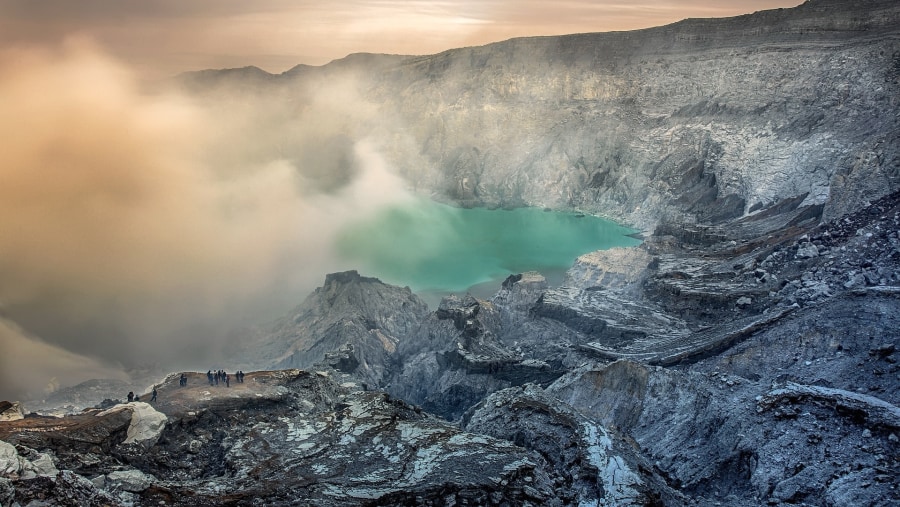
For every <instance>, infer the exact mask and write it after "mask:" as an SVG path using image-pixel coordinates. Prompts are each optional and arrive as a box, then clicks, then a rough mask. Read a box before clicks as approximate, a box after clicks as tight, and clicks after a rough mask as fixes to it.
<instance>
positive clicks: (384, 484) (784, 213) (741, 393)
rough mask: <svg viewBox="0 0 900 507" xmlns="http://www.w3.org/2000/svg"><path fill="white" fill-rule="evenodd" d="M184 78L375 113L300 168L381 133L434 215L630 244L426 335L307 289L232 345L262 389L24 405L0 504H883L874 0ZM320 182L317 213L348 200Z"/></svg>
mask: <svg viewBox="0 0 900 507" xmlns="http://www.w3.org/2000/svg"><path fill="white" fill-rule="evenodd" d="M186 81H189V83H188V85H189V87H190V88H191V89H192V90H194V91H195V92H197V93H201V94H205V96H206V97H207V98H211V99H214V98H215V97H216V96H219V94H223V93H228V94H233V93H242V94H247V96H250V95H252V96H254V97H257V98H259V97H264V100H267V101H276V102H277V101H285V102H284V103H285V104H290V105H289V106H285V108H286V111H287V113H284V111H282V113H284V114H290V113H292V112H297V113H298V114H303V111H304V110H305V109H304V108H309V107H312V106H310V104H311V102H310V100H311V99H310V97H311V96H312V95H311V94H312V90H314V89H316V88H318V87H321V86H323V84H328V83H330V82H337V81H340V82H341V83H342V84H346V83H348V82H349V83H351V86H349V88H347V89H346V90H345V91H348V93H350V92H352V93H353V94H355V96H361V97H363V98H364V99H365V100H366V104H367V107H365V108H362V110H354V111H346V110H345V111H343V112H342V114H343V113H346V114H344V116H342V117H341V118H343V120H341V121H339V122H338V123H340V125H339V129H338V130H339V131H340V136H344V137H340V136H337V134H335V136H337V137H333V138H332V142H326V143H321V146H323V147H329V149H334V150H336V151H340V150H341V149H343V148H342V147H344V148H345V147H346V146H345V144H346V140H348V139H349V140H352V139H359V138H363V137H366V138H368V139H374V140H376V141H377V142H379V143H380V147H381V150H382V152H383V153H385V154H386V155H387V156H388V157H389V158H390V159H391V162H392V164H393V165H394V166H395V167H396V168H398V170H399V171H400V172H401V173H402V174H403V175H404V177H405V178H406V179H407V180H408V181H409V183H410V184H411V185H412V186H414V187H415V188H417V189H418V190H419V191H422V192H424V193H428V194H429V195H432V196H434V197H435V198H437V199H441V200H447V201H453V202H456V203H458V204H460V205H467V206H471V205H484V206H525V205H529V206H544V207H550V208H556V209H573V208H574V209H580V210H583V211H586V212H591V213H597V214H604V215H609V216H614V217H618V218H620V219H622V220H625V221H627V222H628V223H631V224H634V225H638V226H641V227H643V228H644V229H645V230H646V232H645V241H644V243H643V244H642V245H641V246H640V247H637V248H634V249H621V250H614V251H608V252H594V253H591V254H588V255H585V256H582V257H581V258H579V259H577V260H576V261H575V262H574V265H573V267H572V268H571V269H570V270H569V271H568V273H567V276H566V278H565V281H564V283H563V285H562V286H560V287H553V286H551V285H550V284H549V283H548V282H547V281H546V279H545V278H544V277H543V276H542V275H540V274H539V273H521V274H515V275H512V276H510V277H509V278H508V279H507V280H506V281H505V282H503V284H502V286H500V287H498V290H497V292H496V294H495V295H494V296H493V297H491V298H489V299H487V300H485V299H478V298H475V297H472V296H463V297H455V296H454V297H448V298H445V299H444V300H443V301H442V302H441V304H440V305H439V306H438V307H437V308H436V309H434V310H433V311H429V309H428V308H427V307H426V306H425V304H424V303H423V302H422V301H421V299H419V298H418V297H417V296H416V295H415V294H413V293H411V292H410V291H409V290H408V289H403V288H398V287H392V286H389V285H386V284H384V283H381V282H380V281H378V280H376V279H373V278H367V277H364V276H360V275H359V273H356V272H352V271H351V272H345V273H335V274H330V275H327V276H326V277H325V283H324V285H323V286H322V287H321V288H319V289H317V290H316V291H315V292H314V293H313V294H311V295H310V296H309V298H307V300H306V301H304V302H303V303H302V304H301V305H300V306H298V307H297V308H296V309H295V310H293V311H292V312H291V313H290V314H289V315H287V316H285V317H284V318H282V319H279V320H278V321H276V322H275V323H273V324H270V325H266V326H261V327H260V328H259V331H258V332H257V333H256V334H255V335H254V336H248V337H247V339H246V340H245V341H244V345H245V350H243V352H242V357H245V358H247V359H248V360H251V359H252V360H253V361H254V362H256V363H257V364H258V365H259V366H260V367H261V368H265V369H275V370H276V371H260V372H254V373H251V374H249V375H248V377H247V382H246V383H244V384H233V385H232V386H231V387H228V388H226V387H221V386H220V387H215V386H209V385H208V384H207V383H206V380H205V378H204V377H203V376H202V375H200V374H193V373H191V374H189V379H190V382H189V385H188V386H187V387H183V388H182V387H179V386H175V385H174V384H173V382H174V379H175V378H177V377H176V376H173V377H171V378H170V379H168V380H167V381H166V382H165V383H164V384H163V386H162V389H161V390H160V391H161V395H160V400H159V402H157V403H155V404H154V405H153V406H152V407H150V406H146V405H145V404H119V405H115V406H113V407H110V406H106V405H104V406H103V407H102V408H103V410H101V409H100V408H97V409H96V410H90V411H87V412H84V413H80V414H75V415H72V416H69V417H67V418H63V419H56V418H43V417H38V416H36V415H34V414H30V415H29V414H25V415H26V417H24V418H19V415H21V412H22V411H21V410H17V411H16V416H15V417H9V418H8V419H9V420H8V421H2V422H0V440H2V442H0V476H2V477H3V478H2V479H0V504H3V505H5V504H6V503H11V502H19V503H20V504H27V503H28V502H30V501H32V500H36V501H46V502H51V503H53V502H55V503H58V504H64V505H104V504H111V505H112V504H142V505H143V504H154V505H159V504H167V505H168V504H174V505H214V504H215V505H219V504H234V505H256V504H260V505H261V504H265V505H289V504H295V503H298V502H299V503H311V504H316V505H448V506H449V505H467V504H468V505H529V504H530V505H729V506H744V505H828V506H849V505H854V506H855V505H874V506H888V505H897V504H898V503H900V480H898V477H900V459H898V456H900V438H898V435H900V408H898V406H900V398H898V393H900V389H898V387H900V369H898V365H897V342H898V340H900V332H898V329H900V325H898V324H900V322H898V321H900V236H898V230H900V189H898V183H900V158H898V149H900V143H898V134H900V128H898V127H900V125H898V122H900V116H898V114H897V110H898V105H900V93H898V91H900V6H898V5H897V4H896V2H893V1H885V0H864V1H860V2H854V3H852V4H851V3H846V2H840V1H836V0H810V1H808V2H806V3H804V4H803V5H801V6H799V7H797V8H794V9H780V10H776V11H765V12H760V13H755V14H752V15H748V16H741V17H737V18H730V19H724V20H687V21H684V22H681V23H676V24H674V25H670V26H666V27H661V28H655V29H649V30H642V31H637V32H627V33H610V34H583V35H573V36H566V37H544V38H529V39H516V40H511V41H507V42H502V43H497V44H492V45H489V46H484V47H477V48H466V49H459V50H453V51H448V52H445V53H441V54H438V55H432V56H426V57H387V56H376V55H355V56H352V57H348V58H347V59H344V60H342V61H338V62H334V63H332V64H329V65H327V66H324V67H321V68H312V67H299V68H297V69H294V70H292V71H290V72H288V73H285V74H283V75H279V76H272V75H267V74H265V73H262V72H261V71H254V70H252V69H244V70H239V71H231V72H206V73H202V74H195V75H192V76H189V77H188V78H186ZM288 99H290V100H289V101H288ZM280 114H281V113H280ZM331 134H332V132H331V131H327V130H326V131H325V132H323V134H322V135H323V136H324V137H328V136H330V135H331ZM280 155H284V154H283V153H281V154H280ZM289 155H290V154H289ZM298 156H301V155H298ZM304 156H305V155H304ZM323 157H324V158H323ZM323 157H318V158H317V160H322V161H325V162H328V163H326V164H325V165H326V166H327V167H331V168H333V169H335V170H336V171H337V172H336V173H335V174H336V176H334V177H329V178H324V179H321V180H319V181H320V182H321V183H322V185H323V188H332V187H333V186H335V185H338V186H339V185H340V184H342V181H344V180H345V179H346V178H347V177H350V176H349V175H351V174H352V171H353V168H352V167H347V166H345V165H344V164H343V162H341V161H342V160H344V157H343V155H342V154H340V153H337V154H330V155H329V156H323ZM332 163H333V164H332ZM329 164H331V165H329ZM297 367H300V368H303V369H304V370H293V369H289V370H288V369H284V368H297ZM142 399H146V398H144V397H143V396H142ZM107 405H108V404H107ZM26 408H27V407H26ZM157 414H161V417H160V415H157ZM162 420H164V421H165V424H164V425H160V424H158V423H159V422H160V421H162ZM142 421H144V422H146V424H143V423H142ZM154 421H156V423H153V422H154ZM138 428H145V429H141V430H138Z"/></svg>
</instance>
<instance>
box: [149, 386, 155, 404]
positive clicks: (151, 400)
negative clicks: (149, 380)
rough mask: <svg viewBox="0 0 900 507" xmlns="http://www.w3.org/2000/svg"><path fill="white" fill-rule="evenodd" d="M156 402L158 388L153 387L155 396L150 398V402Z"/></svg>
mask: <svg viewBox="0 0 900 507" xmlns="http://www.w3.org/2000/svg"><path fill="white" fill-rule="evenodd" d="M154 401H156V386H153V396H151V397H150V402H151V403H152V402H154Z"/></svg>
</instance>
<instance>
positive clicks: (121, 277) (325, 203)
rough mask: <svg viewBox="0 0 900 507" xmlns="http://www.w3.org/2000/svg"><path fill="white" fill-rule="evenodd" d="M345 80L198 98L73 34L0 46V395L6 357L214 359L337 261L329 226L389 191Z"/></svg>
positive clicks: (79, 363) (9, 372) (58, 363)
mask: <svg viewBox="0 0 900 507" xmlns="http://www.w3.org/2000/svg"><path fill="white" fill-rule="evenodd" d="M350 90H351V88H350V87H349V86H341V85H340V84H339V83H336V85H335V86H334V87H330V89H329V93H328V95H325V94H322V95H321V96H318V95H317V96H311V97H307V98H306V99H305V100H304V101H303V103H302V105H298V106H297V107H295V108H293V109H291V108H285V107H284V104H282V105H280V106H279V105H278V104H274V103H273V102H271V101H269V102H266V101H264V100H260V101H259V102H255V101H250V102H248V101H247V100H246V98H244V99H241V100H243V102H242V101H241V100H237V99H235V100H234V101H232V102H227V101H226V102H217V103H215V104H210V103H204V104H202V105H201V104H199V103H196V102H191V101H190V100H188V99H186V98H184V97H181V96H178V95H176V94H172V93H155V94H149V93H145V92H143V91H142V90H141V89H140V87H139V86H138V84H137V83H136V82H135V81H134V80H133V79H132V77H131V75H130V73H129V72H128V70H127V69H126V68H124V67H123V66H122V65H120V64H119V63H117V62H114V61H112V60H110V59H109V58H107V57H105V56H104V55H102V54H100V53H99V52H98V51H96V50H95V49H94V48H93V47H92V46H91V45H90V44H88V43H85V42H70V43H68V44H67V45H66V46H65V47H64V48H62V49H59V50H52V51H51V50H36V49H18V50H14V51H5V52H2V53H0V146H2V150H0V153H2V155H0V157H2V158H0V314H2V315H3V316H4V317H6V319H8V320H6V321H0V338H2V344H3V349H2V351H0V354H2V355H3V358H2V363H0V365H2V371H0V384H2V385H4V386H6V389H5V391H4V392H3V393H0V398H3V397H4V396H9V397H13V396H15V395H17V394H19V395H24V393H25V391H24V387H22V383H21V382H18V381H16V380H15V379H16V378H19V376H20V375H22V372H21V371H20V369H16V368H14V367H13V366H14V365H18V366H24V367H26V368H27V369H28V370H29V372H30V373H29V375H28V376H27V377H28V382H27V385H30V386H35V385H41V386H43V385H44V384H46V382H47V379H51V378H53V377H57V378H60V381H61V382H62V381H63V379H65V380H67V381H71V380H75V379H80V378H81V377H85V376H89V375H88V374H87V372H90V371H95V372H96V376H97V377H101V376H109V375H110V374H112V373H115V374H119V373H121V370H120V369H118V368H115V367H110V366H108V365H109V364H111V363H120V364H122V365H124V366H126V367H128V366H134V365H138V364H148V363H164V364H171V367H172V369H175V368H177V367H180V366H189V365H190V363H191V361H205V360H207V359H209V358H214V357H215V354H216V353H217V352H218V351H219V350H220V345H221V342H222V341H223V340H224V338H225V336H226V335H227V334H228V333H229V332H232V331H233V330H234V329H236V328H237V327H239V326H242V325H248V324H254V323H256V322H255V321H256V320H257V319H258V318H259V316H260V315H265V314H266V312H269V313H270V314H272V313H273V312H274V313H275V314H277V313H278V312H279V311H283V309H284V308H286V307H287V306H288V305H291V304H294V303H296V302H297V301H298V300H299V298H300V297H302V296H303V295H305V294H306V293H307V292H308V291H309V290H311V289H312V288H314V287H315V286H316V285H318V284H320V283H321V281H322V279H323V278H324V274H325V273H327V272H329V271H331V270H334V269H338V268H340V269H343V267H341V266H338V264H337V263H336V261H335V259H334V258H333V255H332V252H331V244H332V240H333V238H334V235H335V234H336V232H337V231H338V230H339V229H340V228H341V227H342V225H343V224H345V223H346V222H347V221H348V220H352V219H353V218H354V217H357V216H359V214H360V213H366V212H367V211H370V210H371V209H372V208H373V207H374V206H379V205H383V204H387V203H389V202H391V201H392V200H394V199H399V198H402V197H403V196H404V195H405V194H404V191H403V190H402V188H403V185H402V183H401V182H400V181H399V179H398V178H396V177H394V176H392V175H391V174H390V172H389V171H388V168H387V167H386V166H385V164H384V163H383V162H382V161H381V160H380V158H379V156H378V154H377V152H376V151H375V150H374V149H373V148H372V147H371V145H368V144H366V143H365V142H359V141H358V139H361V138H362V136H363V133H361V132H358V131H355V132H353V131H350V130H348V129H349V127H348V126H349V125H358V124H359V122H357V121H355V120H354V118H353V116H354V115H358V114H360V112H363V113H364V112H365V111H366V110H367V106H366V105H365V104H364V103H362V102H360V101H357V100H355V98H354V97H353V95H352V92H351V91H350ZM338 97H339V98H338ZM11 322H15V324H12V323H11ZM23 329H24V331H23ZM35 336H36V337H40V338H39V339H36V338H33V337H35ZM195 364H196V363H195ZM204 364H205V363H204ZM201 367H202V366H201ZM60 371H65V372H69V373H66V374H64V375H61V373H60ZM10 386H12V387H10Z"/></svg>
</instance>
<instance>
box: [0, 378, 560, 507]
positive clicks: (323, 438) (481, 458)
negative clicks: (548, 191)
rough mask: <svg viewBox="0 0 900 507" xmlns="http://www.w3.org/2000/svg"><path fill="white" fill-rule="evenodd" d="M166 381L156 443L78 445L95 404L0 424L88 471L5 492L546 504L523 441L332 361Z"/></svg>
mask: <svg viewBox="0 0 900 507" xmlns="http://www.w3.org/2000/svg"><path fill="white" fill-rule="evenodd" d="M192 377H194V378H195V377H199V375H196V374H195V375H192ZM160 391H161V395H160V396H161V398H162V399H166V400H167V401H166V402H165V403H162V404H161V405H160V406H159V408H160V409H161V410H163V411H164V412H165V413H166V414H167V415H168V422H167V424H166V426H165V429H164V430H162V432H161V434H160V435H159V440H158V442H156V443H155V444H153V445H152V446H151V447H150V448H149V449H148V450H146V451H137V450H136V449H135V448H134V447H133V446H131V445H129V444H127V443H126V442H125V439H124V435H120V436H119V437H114V436H111V435H108V436H106V437H104V438H101V439H99V440H97V441H96V443H97V444H103V445H104V446H107V447H109V449H108V450H103V449H99V448H92V450H93V452H88V451H87V450H82V451H81V452H80V453H78V454H76V453H75V452H74V450H73V449H72V448H71V444H72V442H73V441H75V440H76V439H77V438H78V437H77V436H75V435H76V433H77V432H76V430H73V429H72V428H75V429H79V428H83V427H84V426H85V425H87V424H88V421H93V422H94V423H96V424H97V425H99V426H103V427H104V428H105V426H106V424H105V423H104V421H105V419H104V418H103V417H97V415H96V414H94V413H91V414H85V415H83V416H69V417H67V418H63V419H60V420H58V426H60V427H61V428H58V429H52V430H46V429H41V428H45V426H41V425H40V422H39V421H34V422H33V423H31V424H28V423H26V422H25V420H23V421H20V422H19V424H17V425H15V426H14V427H9V426H3V427H0V430H2V433H0V436H2V437H3V439H4V440H5V441H7V442H14V443H16V445H17V448H16V449H17V450H18V452H19V454H20V455H22V454H23V453H28V452H31V451H30V450H29V449H30V448H31V446H34V447H37V448H40V449H44V450H46V452H50V453H51V454H53V455H54V456H55V458H56V459H58V460H59V461H60V463H65V464H66V465H67V466H68V467H71V468H72V469H75V471H77V472H78V473H79V475H75V474H74V473H73V472H72V471H65V472H62V473H60V474H59V475H54V476H53V477H43V476H39V477H34V478H18V477H15V476H14V477H13V479H14V480H13V481H12V482H11V483H7V482H4V483H0V488H5V490H0V494H5V495H6V496H7V497H9V496H10V495H9V487H10V484H11V486H12V489H13V491H14V492H13V494H12V497H13V499H14V501H18V502H20V503H23V502H25V501H27V500H30V499H35V498H37V499H47V500H51V501H54V502H55V504H60V505H101V504H106V505H124V504H131V503H132V502H133V503H136V504H140V505H158V504H160V503H165V504H166V505H222V504H239V505H297V504H315V505H323V506H329V505H405V504H424V503H433V502H439V503H441V504H445V503H447V502H457V503H462V504H465V503H469V504H481V505H483V504H499V505H528V504H533V505H538V504H542V503H544V502H545V501H546V500H548V499H549V498H551V497H552V489H551V487H550V486H551V485H550V483H549V482H548V480H547V471H545V470H543V469H541V468H539V467H538V464H537V463H534V462H532V461H531V460H530V457H529V455H528V453H527V451H526V450H525V449H522V448H521V447H517V446H515V445H513V444H512V443H510V442H507V441H504V440H498V439H492V438H489V437H484V436H478V435H474V434H471V433H464V432H461V431H460V430H459V429H457V428H455V427H453V426H450V425H448V424H447V423H444V422H442V421H440V420H438V419H435V418H434V417H432V416H429V415H427V414H424V413H422V412H421V410H419V409H418V408H415V407H413V406H411V405H409V404H407V403H405V402H403V401H401V400H397V399H393V398H391V397H390V396H388V395H386V394H385V393H380V392H362V391H352V390H348V389H346V388H344V387H341V386H340V385H338V384H337V383H335V382H334V381H333V380H331V379H330V378H329V376H328V375H327V374H325V373H313V372H303V371H299V370H292V371H274V372H267V373H262V372H257V373H249V374H248V375H247V379H246V382H245V383H244V384H235V387H234V388H226V387H210V386H208V385H203V384H201V383H197V384H195V385H194V386H193V387H191V386H189V387H187V388H182V387H177V376H172V377H171V378H170V379H169V380H168V381H167V382H166V383H165V384H164V385H163V386H161V389H160ZM186 408H189V410H186ZM116 413H123V411H120V412H116ZM7 424H12V423H7ZM35 424H37V425H35ZM127 424H128V423H127V422H126V425H127ZM88 433H96V434H99V433H105V434H108V433H109V432H108V431H107V430H105V429H104V430H103V431H99V432H98V431H94V432H88ZM77 434H82V433H77ZM85 444H87V442H86V443H85ZM4 445H6V444H4ZM471 460H477V462H478V463H479V466H478V467H477V468H473V467H471V466H469V464H470V463H471ZM88 479H90V480H88ZM4 491H5V492H4ZM38 491H39V492H41V493H40V495H42V496H40V495H38V494H37V493H36V492H38Z"/></svg>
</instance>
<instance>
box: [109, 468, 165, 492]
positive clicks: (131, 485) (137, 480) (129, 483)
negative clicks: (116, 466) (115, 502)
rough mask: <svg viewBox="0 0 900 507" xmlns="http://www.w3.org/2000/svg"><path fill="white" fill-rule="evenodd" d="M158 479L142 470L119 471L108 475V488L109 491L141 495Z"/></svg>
mask: <svg viewBox="0 0 900 507" xmlns="http://www.w3.org/2000/svg"><path fill="white" fill-rule="evenodd" d="M155 481H156V479H155V478H154V477H152V476H150V475H147V474H145V473H143V472H141V471H140V470H119V471H115V472H110V473H108V474H106V481H105V484H106V488H107V489H109V490H113V491H115V490H121V491H128V492H130V493H140V492H142V491H144V490H145V489H147V488H149V487H150V485H151V484H153V483H154V482H155Z"/></svg>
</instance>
